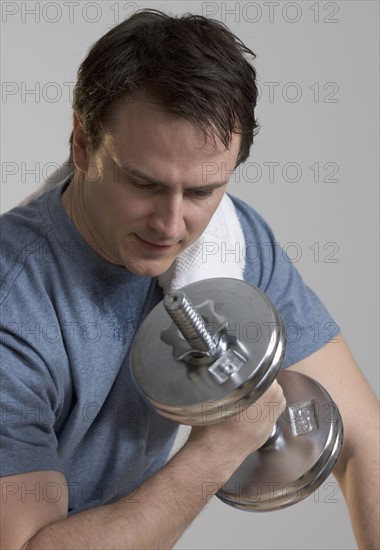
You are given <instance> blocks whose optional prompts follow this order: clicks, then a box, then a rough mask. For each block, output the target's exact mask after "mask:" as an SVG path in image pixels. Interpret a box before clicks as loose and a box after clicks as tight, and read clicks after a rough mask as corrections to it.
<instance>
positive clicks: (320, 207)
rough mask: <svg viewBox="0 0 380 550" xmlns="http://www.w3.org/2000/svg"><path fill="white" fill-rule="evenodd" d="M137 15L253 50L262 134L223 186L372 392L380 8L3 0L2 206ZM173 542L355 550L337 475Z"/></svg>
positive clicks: (54, 149)
mask: <svg viewBox="0 0 380 550" xmlns="http://www.w3.org/2000/svg"><path fill="white" fill-rule="evenodd" d="M142 7H154V8H155V9H162V10H163V11H166V12H172V13H175V14H180V13H184V12H187V11H190V12H194V13H200V14H203V15H208V16H211V17H214V18H216V19H219V20H221V21H223V22H225V23H226V24H227V25H228V26H229V27H230V28H231V30H232V31H233V32H234V33H235V34H237V35H238V36H239V37H240V38H241V39H242V40H243V41H244V42H245V43H246V44H247V45H248V46H249V47H250V48H252V49H253V50H254V51H255V52H256V54H257V60H256V67H257V69H258V73H259V78H260V86H261V89H262V95H261V98H260V101H259V106H258V116H259V119H260V122H261V125H262V129H261V131H260V133H259V135H258V136H257V138H256V141H255V145H254V147H253V149H252V152H251V156H250V159H249V160H248V161H247V164H246V167H245V168H244V167H241V168H240V169H239V170H238V172H237V174H236V176H235V177H232V178H231V183H230V189H229V190H230V192H232V193H233V194H235V195H237V196H239V197H241V198H243V199H245V200H247V201H248V202H249V203H250V204H252V205H253V206H254V207H255V208H256V209H257V210H258V211H259V212H261V213H262V214H263V215H264V217H265V218H266V219H267V220H268V221H269V223H270V224H271V226H272V227H273V229H274V231H275V233H276V235H277V239H278V242H279V243H281V244H282V245H284V246H285V248H286V249H287V250H288V253H289V254H290V256H291V257H292V259H293V261H294V263H295V264H296V265H297V267H298V269H299V270H300V272H301V273H302V275H303V276H304V278H305V279H306V281H307V283H308V284H309V285H310V286H311V287H312V288H313V289H314V290H315V291H316V292H317V294H318V295H319V296H320V297H321V298H322V300H323V301H324V303H325V304H326V306H327V307H328V309H329V310H330V312H331V313H332V315H333V316H334V318H335V320H336V321H337V323H338V324H339V325H340V326H341V329H342V331H343V333H344V334H345V336H346V338H347V339H348V341H349V343H350V347H351V349H352V351H353V353H354V355H355V357H356V359H357V361H358V362H359V364H360V365H361V367H362V370H363V372H364V374H365V376H366V377H367V379H368V380H369V382H370V384H371V385H372V387H373V388H374V389H375V391H378V387H379V383H378V382H379V373H378V335H379V324H378V249H379V243H378V235H379V233H378V179H379V178H378V176H379V174H378V151H379V113H378V95H379V53H378V52H379V3H378V2H377V1H360V2H359V1H344V2H322V1H320V2H309V1H298V2H223V3H217V2H196V1H188V2H165V3H161V2H113V1H112V2H99V1H97V2H82V3H81V4H80V5H79V3H78V2H3V3H2V43H1V46H2V48H1V49H2V54H1V57H2V81H3V83H2V92H3V95H2V103H1V109H2V121H3V125H2V126H3V128H2V147H1V154H2V178H1V208H2V211H3V212H5V211H7V210H9V209H10V208H12V207H13V206H14V205H16V204H17V203H18V201H20V200H21V199H22V198H24V197H25V196H26V195H27V194H29V193H30V192H32V191H33V190H34V189H35V188H36V187H37V185H38V183H39V182H40V181H42V180H43V179H44V178H45V177H46V176H47V175H48V174H49V173H51V172H52V171H53V169H54V166H55V165H57V164H60V163H61V162H62V161H63V160H64V159H65V158H66V156H67V151H68V148H67V140H68V138H69V133H70V126H71V106H70V102H71V93H72V86H73V83H74V81H75V74H76V70H77V67H78V65H79V63H80V61H81V60H82V58H83V56H84V54H85V52H86V51H87V49H88V48H89V46H90V45H91V44H92V43H93V42H94V41H95V40H96V39H97V38H99V37H100V36H101V35H102V34H103V33H104V32H106V31H107V30H108V29H109V28H110V27H111V26H112V25H113V24H114V23H117V22H119V21H121V20H122V19H124V18H125V17H126V16H128V15H129V14H131V13H133V12H134V11H136V10H137V9H138V8H142ZM33 90H34V91H33ZM274 163H276V164H274ZM271 167H272V170H273V173H271ZM311 167H312V168H311ZM244 178H245V180H246V181H244ZM176 548H177V549H185V548H186V549H190V548H193V549H195V548H198V549H211V548H213V549H214V548H215V549H217V548H218V549H222V548H223V549H224V548H225V549H227V548H228V549H232V548H236V549H243V548H268V549H288V548H289V549H290V548H292V549H295V548H303V549H319V548H328V549H335V548H340V549H348V548H355V542H354V538H353V536H352V531H351V527H350V522H349V519H348V514H347V511H346V508H345V505H344V499H343V496H342V494H341V492H340V491H339V488H338V486H337V484H336V482H335V480H334V478H332V477H331V478H329V480H328V481H327V482H325V483H324V484H323V486H322V487H321V488H320V489H319V490H318V491H317V492H316V493H315V494H314V495H313V496H311V497H309V498H308V499H307V500H306V501H304V502H302V503H300V504H298V505H296V506H293V507H291V508H289V509H287V510H283V511H280V512H271V513H266V514H251V513H247V512H239V511H236V510H234V509H232V508H230V507H228V506H226V505H224V504H222V503H221V502H219V501H218V500H217V499H213V500H212V502H211V504H210V505H209V506H208V507H206V509H205V510H204V511H203V512H202V513H201V515H200V516H199V517H198V518H197V519H196V520H195V521H194V523H193V524H192V525H191V527H190V528H189V529H188V530H187V532H186V533H185V535H184V536H183V537H182V539H181V540H180V541H179V542H178V544H177V545H176Z"/></svg>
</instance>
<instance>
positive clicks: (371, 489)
mask: <svg viewBox="0 0 380 550" xmlns="http://www.w3.org/2000/svg"><path fill="white" fill-rule="evenodd" d="M378 433H379V432H378V431H377V430H374V431H373V434H372V435H373V438H371V439H372V441H371V440H370V441H367V443H366V445H365V444H364V443H363V445H362V447H360V448H356V449H355V452H354V453H353V455H352V456H351V458H349V460H348V461H347V466H346V469H345V471H344V473H343V474H342V475H337V476H336V477H337V480H338V481H339V484H340V486H341V489H342V491H343V494H344V497H345V499H346V502H347V506H348V509H349V513H350V517H351V522H352V528H353V531H354V534H355V538H356V542H357V544H358V548H360V549H361V550H378V549H379V548H380V527H379V516H380V510H379V492H380V487H379V436H378Z"/></svg>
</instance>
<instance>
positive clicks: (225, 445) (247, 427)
mask: <svg viewBox="0 0 380 550" xmlns="http://www.w3.org/2000/svg"><path fill="white" fill-rule="evenodd" d="M285 406H286V400H285V397H284V394H283V391H282V388H281V386H280V385H279V384H278V382H277V381H274V382H273V384H272V385H271V386H270V387H269V389H268V390H267V391H266V392H265V393H264V394H263V395H262V396H261V397H260V398H259V399H258V400H257V401H256V402H255V403H253V404H251V405H249V406H248V407H246V408H244V409H243V408H242V407H241V406H239V404H237V405H236V410H237V411H238V412H237V413H236V414H234V415H232V416H229V417H227V418H221V421H220V422H219V423H217V424H205V425H204V426H195V427H193V428H192V430H191V434H190V437H189V439H188V442H197V443H198V444H200V445H201V444H203V445H206V446H207V447H209V448H210V451H213V452H218V453H223V454H224V453H233V454H234V456H237V455H236V453H238V454H239V455H240V456H241V461H243V460H244V459H245V458H246V457H247V456H248V455H249V454H251V453H253V452H254V451H257V449H259V448H260V447H261V446H262V445H263V444H264V443H265V442H266V440H267V439H268V437H269V436H270V434H271V432H272V430H273V426H274V424H275V422H276V420H277V419H278V418H279V416H280V415H281V414H282V413H283V412H284V409H285ZM205 416H206V415H205ZM206 420H207V419H206V418H205V421H206Z"/></svg>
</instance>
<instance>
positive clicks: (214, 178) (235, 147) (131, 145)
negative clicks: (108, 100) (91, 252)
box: [81, 101, 240, 277]
mask: <svg viewBox="0 0 380 550" xmlns="http://www.w3.org/2000/svg"><path fill="white" fill-rule="evenodd" d="M112 120H113V122H112V124H111V129H110V130H109V131H108V132H107V133H106V135H105V137H104V139H103V141H102V144H101V145H100V147H99V148H98V149H97V150H96V151H95V152H94V153H92V154H90V155H87V154H85V159H86V169H85V176H84V181H83V195H82V197H83V200H82V201H81V202H82V208H81V210H82V211H81V216H82V217H83V221H84V224H85V226H86V233H87V236H88V238H89V239H90V240H91V241H92V244H95V246H96V249H97V251H98V252H99V253H100V254H101V255H102V256H103V257H104V258H106V259H107V260H108V261H110V262H112V263H115V264H119V265H123V266H125V267H126V268H127V269H128V270H129V271H131V272H132V273H135V274H137V275H144V276H151V277H152V276H158V275H160V274H162V273H164V272H165V271H166V270H167V269H168V268H169V267H170V265H171V264H172V263H173V261H174V260H175V258H176V257H177V256H178V255H179V254H180V253H181V252H182V251H183V250H184V249H185V248H187V247H188V246H190V245H191V244H192V243H194V242H195V241H196V240H197V239H198V237H199V236H200V235H201V234H202V233H203V231H204V229H205V228H206V227H207V225H208V223H209V221H210V219H211V217H212V215H213V214H214V212H215V210H216V208H217V207H218V205H219V203H220V201H221V199H222V197H223V194H224V192H225V188H226V184H227V181H228V178H229V176H230V174H231V171H232V170H233V169H234V166H235V163H236V158H237V155H238V152H239V146H240V136H239V135H237V134H234V135H233V139H232V142H231V144H230V147H229V149H228V150H226V149H225V147H224V145H223V144H222V143H221V142H220V140H218V139H217V138H215V140H216V146H215V143H214V140H213V138H209V139H208V140H207V141H206V143H205V139H204V135H203V133H202V132H201V130H200V129H199V128H197V127H196V126H195V125H193V124H192V123H190V122H189V121H187V120H185V119H184V118H182V117H178V116H175V115H173V114H170V113H168V112H167V111H165V110H163V108H162V107H160V106H158V105H155V104H152V103H143V102H128V101H126V102H123V103H120V104H118V105H116V106H115V107H114V111H113V117H112Z"/></svg>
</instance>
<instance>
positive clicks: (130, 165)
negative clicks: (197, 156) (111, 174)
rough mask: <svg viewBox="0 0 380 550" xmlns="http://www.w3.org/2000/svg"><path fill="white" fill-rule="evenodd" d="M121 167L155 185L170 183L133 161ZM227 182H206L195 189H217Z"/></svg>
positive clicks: (131, 174) (129, 173) (133, 175)
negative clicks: (149, 173)
mask: <svg viewBox="0 0 380 550" xmlns="http://www.w3.org/2000/svg"><path fill="white" fill-rule="evenodd" d="M120 168H121V170H123V172H126V173H127V174H128V175H129V176H131V177H132V178H138V179H141V180H144V181H146V182H147V183H151V184H153V185H162V186H164V187H166V186H167V185H168V184H167V183H165V182H164V181H161V180H159V179H157V178H154V177H153V176H149V175H148V174H144V172H141V171H140V170H139V169H138V168H136V166H135V165H134V164H133V163H128V164H126V165H124V166H121V167H120ZM227 183H228V182H227V181H223V182H218V183H216V182H215V183H205V184H204V185H200V186H196V187H194V188H193V189H217V188H218V187H223V186H224V185H227Z"/></svg>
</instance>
